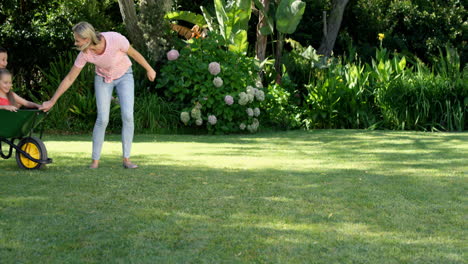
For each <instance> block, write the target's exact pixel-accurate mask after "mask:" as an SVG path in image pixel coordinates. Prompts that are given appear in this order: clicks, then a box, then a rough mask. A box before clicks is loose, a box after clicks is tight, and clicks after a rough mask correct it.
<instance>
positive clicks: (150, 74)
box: [146, 69, 156, 82]
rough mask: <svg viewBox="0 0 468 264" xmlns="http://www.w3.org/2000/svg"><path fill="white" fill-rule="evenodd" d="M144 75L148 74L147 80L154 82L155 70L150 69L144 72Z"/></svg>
mask: <svg viewBox="0 0 468 264" xmlns="http://www.w3.org/2000/svg"><path fill="white" fill-rule="evenodd" d="M146 75H147V76H148V80H150V81H152V82H154V79H156V71H155V70H153V69H151V70H149V71H147V72H146Z"/></svg>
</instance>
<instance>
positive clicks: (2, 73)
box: [0, 69, 16, 105]
mask: <svg viewBox="0 0 468 264" xmlns="http://www.w3.org/2000/svg"><path fill="white" fill-rule="evenodd" d="M5 75H11V72H10V71H8V70H7V69H0V80H1V79H2V78H3V76H5ZM7 99H8V101H9V102H10V105H16V100H15V97H14V96H13V92H12V91H11V90H10V91H8V93H7Z"/></svg>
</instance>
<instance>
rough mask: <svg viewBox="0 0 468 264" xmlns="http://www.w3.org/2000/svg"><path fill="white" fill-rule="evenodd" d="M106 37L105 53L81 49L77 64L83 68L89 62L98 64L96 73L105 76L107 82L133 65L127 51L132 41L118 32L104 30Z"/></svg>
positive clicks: (103, 33)
mask: <svg viewBox="0 0 468 264" xmlns="http://www.w3.org/2000/svg"><path fill="white" fill-rule="evenodd" d="M101 36H103V37H104V38H105V39H106V48H105V50H104V53H102V54H100V55H97V54H96V53H94V52H92V51H90V50H89V49H88V50H87V51H86V52H83V51H81V52H80V54H78V57H77V58H76V60H75V66H76V67H78V68H83V67H84V66H85V65H86V63H87V62H89V63H92V64H94V65H95V66H96V74H97V75H99V76H102V77H104V81H105V82H106V83H110V82H112V81H113V80H115V79H118V78H120V77H122V76H123V75H124V74H125V72H127V70H128V68H129V67H130V66H131V65H132V62H131V61H130V58H129V57H128V55H127V51H128V49H129V48H130V43H129V42H128V40H127V38H126V37H124V36H123V35H121V34H120V33H117V32H102V33H101Z"/></svg>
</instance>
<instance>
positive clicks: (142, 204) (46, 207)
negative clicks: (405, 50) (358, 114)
mask: <svg viewBox="0 0 468 264" xmlns="http://www.w3.org/2000/svg"><path fill="white" fill-rule="evenodd" d="M66 138H67V137H63V136H60V137H57V138H56V140H53V137H52V139H51V138H49V139H48V140H46V141H45V144H46V146H47V148H48V152H49V156H50V157H51V158H53V159H54V163H53V164H50V165H48V166H47V168H46V169H44V170H40V171H23V170H20V169H18V168H17V166H16V162H15V160H14V159H10V160H5V161H1V162H0V171H1V173H0V181H1V182H2V184H3V185H2V187H3V186H5V188H3V189H0V254H3V253H6V254H9V256H12V257H11V258H14V257H15V256H28V255H34V254H35V253H36V252H44V254H45V255H48V254H59V255H60V254H63V255H64V256H74V257H77V256H81V257H83V256H84V257H83V258H76V259H77V260H78V261H83V262H106V260H107V259H106V255H102V254H101V253H102V252H109V254H113V255H116V254H117V255H118V254H122V255H124V256H125V257H126V258H125V260H128V259H132V257H134V256H138V255H140V256H141V255H144V256H150V257H149V258H148V259H159V257H161V256H162V255H163V256H169V259H166V260H168V261H167V262H173V263H179V262H190V261H189V260H193V261H194V262H197V261H198V260H201V261H200V262H203V261H202V260H212V261H213V262H216V263H218V262H222V260H225V259H228V260H232V262H239V263H250V262H255V261H254V260H259V259H258V256H261V258H262V259H260V260H259V261H260V262H264V263H287V262H289V263H308V262H310V259H311V258H314V259H317V260H324V261H323V263H343V262H347V261H350V262H356V263H365V262H369V260H372V262H374V261H375V263H382V260H392V261H393V262H394V263H401V262H408V263H412V262H414V260H416V261H420V262H421V263H427V262H434V260H436V262H438V263H450V262H455V263H457V262H458V263H462V256H463V254H462V251H461V248H463V242H464V240H465V239H464V237H465V235H466V231H464V228H463V227H464V226H465V224H464V223H465V214H464V212H465V211H466V198H465V195H464V192H465V189H466V174H465V171H466V170H467V169H468V168H467V164H466V163H465V162H464V161H465V160H464V157H466V155H467V154H468V145H467V144H468V143H467V142H468V134H451V133H446V134H431V133H407V132H401V133H398V132H374V131H340V130H338V131H311V132H306V131H295V132H282V133H272V134H258V135H232V136H212V137H211V136H190V135H180V136H174V135H137V136H136V140H135V143H134V145H133V156H132V161H134V162H135V163H137V164H138V165H140V168H138V169H136V170H126V169H123V168H122V164H121V143H120V139H119V138H120V137H119V136H117V135H110V136H109V140H108V141H106V142H105V143H104V146H103V153H102V159H101V163H100V168H99V169H97V170H90V169H88V168H87V166H88V165H89V162H90V154H91V141H90V140H89V141H88V140H85V138H84V137H74V136H70V138H71V139H72V140H70V141H67V140H66ZM10 226H13V227H15V228H9V227H10ZM2 232H3V233H2ZM37 241H40V243H38V242H37ZM278 252H281V254H278ZM395 252H398V254H396V255H395ZM15 254H16V255H15ZM106 254H107V253H106ZM86 256H97V257H95V258H94V259H90V260H88V259H86ZM153 257H154V258H153ZM56 259H57V258H56ZM20 260H21V259H20ZM41 260H44V258H41ZM392 261H390V262H392ZM25 262H28V261H25ZM64 262H66V261H64ZM143 262H144V261H143ZM383 262H385V261H383Z"/></svg>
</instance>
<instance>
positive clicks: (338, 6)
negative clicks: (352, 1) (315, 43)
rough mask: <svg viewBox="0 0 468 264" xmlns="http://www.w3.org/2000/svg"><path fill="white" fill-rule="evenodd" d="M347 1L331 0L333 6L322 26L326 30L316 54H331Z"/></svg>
mask: <svg viewBox="0 0 468 264" xmlns="http://www.w3.org/2000/svg"><path fill="white" fill-rule="evenodd" d="M348 1H349V0H333V8H332V10H331V12H330V16H329V17H328V20H327V23H326V24H325V25H324V27H326V31H325V32H324V36H323V38H322V42H321V44H320V47H319V49H318V50H317V53H318V54H322V55H324V56H326V57H329V56H330V55H331V53H332V51H333V47H334V46H335V41H336V37H337V36H338V31H339V30H340V27H341V21H342V20H343V13H344V10H345V8H346V5H347V4H348Z"/></svg>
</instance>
